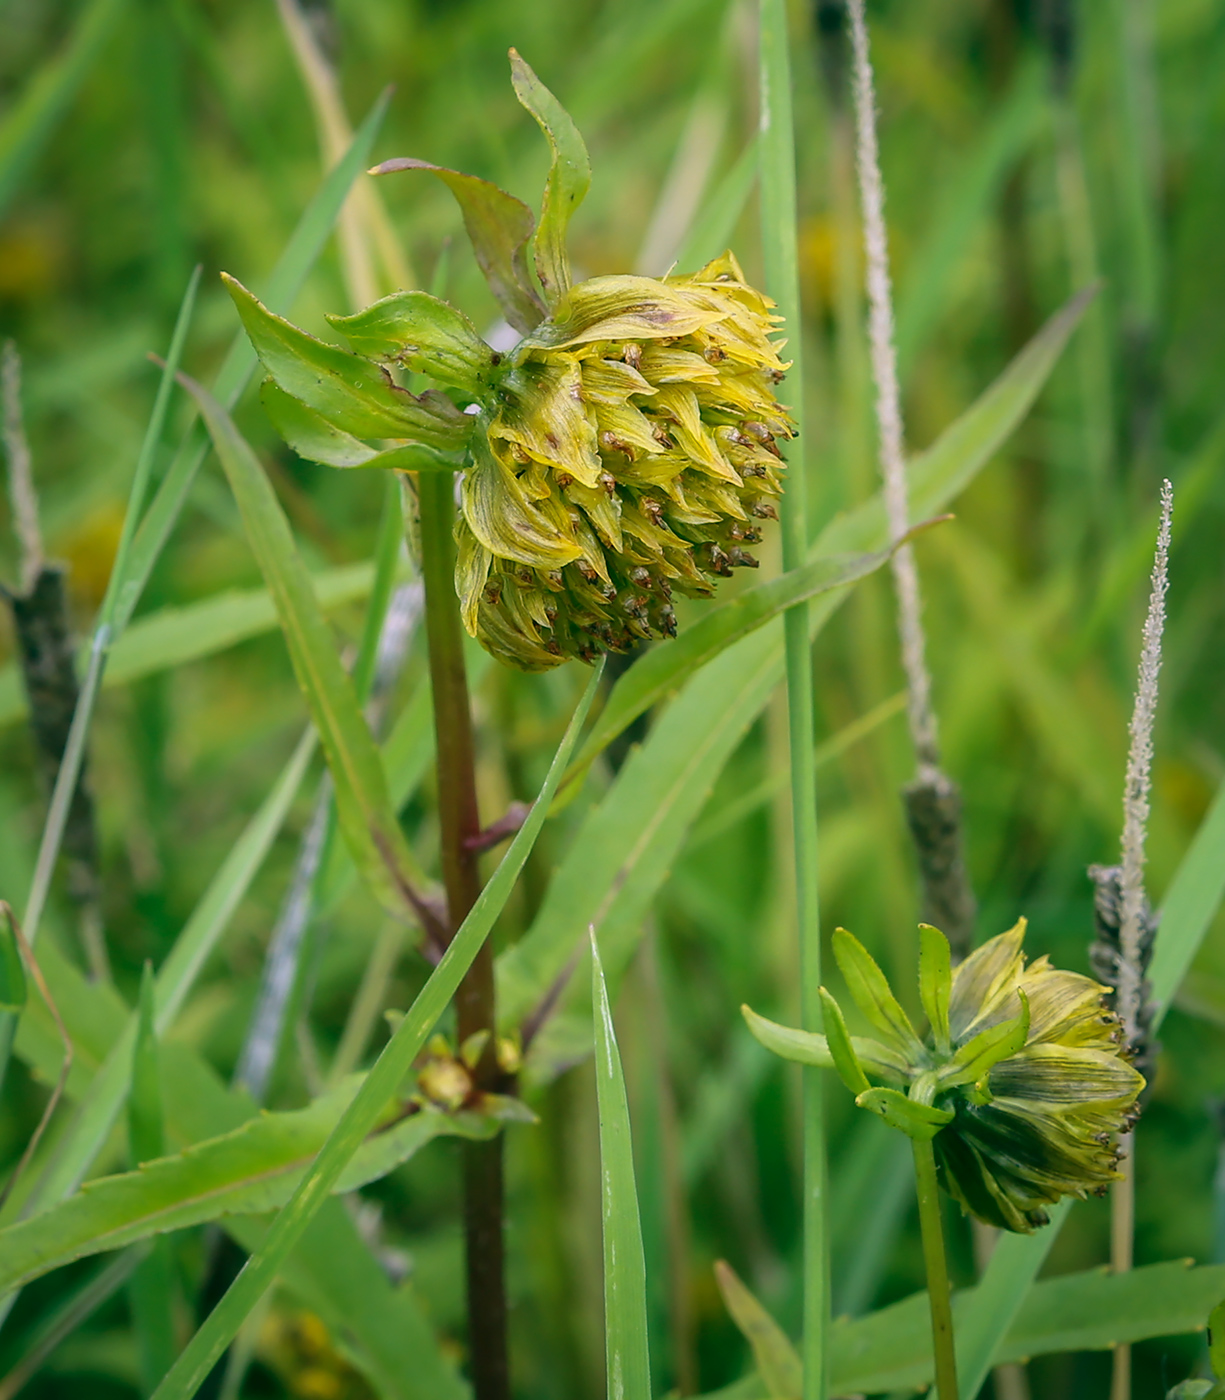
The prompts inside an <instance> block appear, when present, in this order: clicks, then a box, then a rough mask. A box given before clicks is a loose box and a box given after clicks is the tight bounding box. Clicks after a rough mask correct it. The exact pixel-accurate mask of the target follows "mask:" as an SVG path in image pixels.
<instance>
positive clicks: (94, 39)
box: [0, 0, 126, 214]
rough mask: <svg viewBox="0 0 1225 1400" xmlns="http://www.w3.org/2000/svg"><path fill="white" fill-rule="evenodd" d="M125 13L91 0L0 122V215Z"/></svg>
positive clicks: (110, 2)
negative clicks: (57, 51)
mask: <svg viewBox="0 0 1225 1400" xmlns="http://www.w3.org/2000/svg"><path fill="white" fill-rule="evenodd" d="M125 8H126V0H93V3H92V4H91V5H90V6H89V7H88V8H87V9H86V10H85V11H84V13H83V14H81V16H80V18H79V19H78V20H77V22H76V25H75V27H74V28H73V31H72V35H71V37H70V38H69V40H68V43H67V44H66V45H65V47H64V50H63V52H62V53H61V54H59V55H57V56H56V57H55V58H53V59H52V60H51V61H50V62H49V63H46V64H44V65H43V67H42V68H40V69H39V71H38V72H37V73H35V74H34V76H33V77H32V78H31V79H30V81H29V82H28V83H27V85H26V88H25V91H24V92H23V93H22V94H21V96H20V97H19V98H18V99H17V100H16V101H15V102H14V103H13V104H12V105H11V106H10V108H9V110H8V111H7V112H6V113H5V115H4V121H3V122H0V214H2V213H4V211H5V210H6V209H7V208H8V206H9V204H11V203H12V200H13V196H14V195H15V194H16V193H17V191H18V190H19V189H20V187H21V182H22V181H23V180H24V179H25V176H26V172H27V171H28V170H29V169H30V167H31V166H32V165H33V164H34V162H35V161H36V160H37V159H38V157H39V155H40V154H41V152H42V149H43V147H44V146H45V145H46V143H47V141H48V140H49V139H50V137H51V134H52V132H53V131H54V130H55V128H56V126H57V125H58V124H59V122H60V120H61V118H62V117H63V115H64V113H65V112H66V111H67V109H68V106H69V104H70V103H71V102H72V99H73V98H74V97H75V96H76V93H77V90H78V89H79V88H80V86H81V83H82V81H83V80H84V78H85V76H86V74H87V73H88V72H89V70H90V68H91V67H92V66H93V64H94V63H95V62H96V61H97V58H98V55H99V54H100V53H101V51H102V46H103V45H104V44H105V42H106V40H107V39H108V38H109V37H110V33H111V30H112V29H113V28H114V25H115V21H116V20H117V19H118V18H119V16H120V15H121V14H122V13H123V11H124V9H125Z"/></svg>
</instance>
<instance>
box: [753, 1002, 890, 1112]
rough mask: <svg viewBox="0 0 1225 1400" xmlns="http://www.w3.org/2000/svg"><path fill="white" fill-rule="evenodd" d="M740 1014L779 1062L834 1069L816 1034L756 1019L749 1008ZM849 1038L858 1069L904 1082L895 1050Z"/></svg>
mask: <svg viewBox="0 0 1225 1400" xmlns="http://www.w3.org/2000/svg"><path fill="white" fill-rule="evenodd" d="M740 1013H741V1015H742V1016H743V1017H744V1020H745V1024H746V1025H747V1026H748V1028H749V1030H750V1031H751V1032H752V1034H753V1038H754V1039H755V1040H756V1041H757V1042H758V1043H759V1044H761V1045H764V1046H765V1048H766V1049H767V1050H770V1051H772V1052H773V1053H774V1054H775V1055H777V1056H778V1057H779V1058H780V1059H783V1060H791V1061H793V1062H794V1063H795V1064H797V1065H815V1066H816V1067H817V1068H818V1069H833V1068H834V1057H833V1053H832V1051H831V1049H830V1044H829V1041H828V1039H827V1038H826V1037H825V1036H824V1035H822V1034H821V1033H820V1032H819V1031H801V1030H795V1029H793V1028H792V1027H791V1026H780V1025H779V1024H778V1022H777V1021H771V1020H768V1019H767V1018H766V1017H765V1016H759V1015H758V1014H757V1012H756V1011H754V1010H753V1009H752V1007H750V1006H742V1007H741V1008H740ZM849 1039H850V1044H851V1050H852V1051H853V1053H854V1055H855V1058H856V1060H857V1061H858V1062H859V1064H860V1065H861V1066H864V1067H866V1068H867V1069H870V1070H871V1071H872V1073H873V1074H875V1075H879V1076H880V1077H881V1078H883V1079H889V1080H893V1081H896V1082H897V1083H899V1084H904V1083H905V1082H906V1079H907V1075H908V1071H907V1065H906V1061H905V1059H903V1057H902V1056H901V1055H899V1054H898V1053H897V1052H896V1051H895V1050H892V1049H890V1048H889V1047H888V1046H887V1045H882V1044H881V1043H880V1042H879V1041H877V1040H867V1039H865V1038H864V1037H863V1036H858V1035H853V1036H851V1037H849ZM856 1092H858V1091H856Z"/></svg>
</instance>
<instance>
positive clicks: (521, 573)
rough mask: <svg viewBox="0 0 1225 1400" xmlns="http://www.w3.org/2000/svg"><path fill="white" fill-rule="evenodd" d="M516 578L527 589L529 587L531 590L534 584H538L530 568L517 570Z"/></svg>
mask: <svg viewBox="0 0 1225 1400" xmlns="http://www.w3.org/2000/svg"><path fill="white" fill-rule="evenodd" d="M515 577H516V578H517V579H518V580H519V582H520V583H522V584H523V585H524V586H525V587H529V588H530V587H531V585H532V584H533V583H535V582H536V579H535V577H534V576H533V574H532V571H531V569H528V568H522V569H516V570H515Z"/></svg>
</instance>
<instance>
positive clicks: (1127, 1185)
mask: <svg viewBox="0 0 1225 1400" xmlns="http://www.w3.org/2000/svg"><path fill="white" fill-rule="evenodd" d="M1173 510H1174V489H1173V487H1172V486H1171V485H1170V483H1169V482H1168V481H1163V482H1162V483H1161V524H1160V526H1159V527H1158V530H1157V549H1156V553H1155V555H1154V558H1153V572H1152V577H1151V587H1150V591H1149V600H1148V613H1147V615H1146V616H1145V619H1144V631H1143V634H1142V636H1143V640H1142V643H1141V647H1140V665H1139V669H1138V673H1137V676H1136V699H1135V704H1134V706H1133V708H1132V713H1131V724H1130V725H1129V726H1128V732H1129V733H1130V735H1131V744H1130V746H1129V748H1128V751H1127V773H1126V777H1125V778H1124V781H1123V840H1122V848H1123V850H1122V854H1123V867H1122V874H1121V876H1120V879H1119V890H1120V894H1121V896H1122V918H1121V922H1120V928H1119V948H1120V952H1121V956H1120V958H1119V972H1118V985H1117V987H1116V988H1115V1008H1116V1010H1117V1011H1118V1014H1119V1019H1120V1020H1121V1021H1122V1022H1123V1032H1124V1034H1125V1035H1126V1037H1127V1040H1128V1042H1129V1043H1137V1042H1138V1041H1139V1040H1140V1037H1141V1024H1140V1021H1141V1014H1142V1011H1143V1006H1144V958H1143V948H1142V943H1143V939H1144V932H1145V918H1144V906H1145V898H1144V863H1145V859H1146V857H1145V849H1144V847H1145V839H1146V836H1147V834H1148V817H1149V789H1150V786H1151V782H1152V769H1153V725H1154V721H1155V720H1156V716H1157V693H1158V690H1157V686H1158V680H1159V678H1160V675H1161V639H1162V634H1163V632H1164V631H1165V595H1166V591H1167V589H1168V588H1169V566H1170V521H1171V516H1172V514H1173ZM1121 1148H1122V1158H1121V1160H1120V1163H1119V1167H1120V1170H1121V1171H1122V1173H1123V1179H1122V1180H1121V1181H1119V1182H1116V1184H1115V1186H1114V1189H1113V1191H1112V1192H1111V1201H1110V1208H1111V1221H1110V1266H1111V1268H1112V1269H1113V1270H1114V1271H1115V1272H1116V1273H1126V1272H1127V1270H1129V1269H1130V1268H1131V1266H1132V1262H1133V1257H1134V1245H1135V1213H1136V1169H1135V1152H1134V1147H1133V1143H1132V1142H1129V1141H1128V1140H1127V1139H1124V1141H1123V1143H1122V1144H1121ZM1130 1395H1131V1348H1130V1347H1129V1346H1127V1345H1126V1344H1123V1345H1120V1346H1117V1347H1115V1349H1114V1367H1113V1371H1112V1375H1111V1382H1110V1400H1129V1397H1130Z"/></svg>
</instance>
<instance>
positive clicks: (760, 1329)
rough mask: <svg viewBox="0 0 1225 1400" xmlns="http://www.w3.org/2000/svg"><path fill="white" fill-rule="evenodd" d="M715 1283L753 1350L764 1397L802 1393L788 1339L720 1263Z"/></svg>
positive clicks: (779, 1399) (784, 1398)
mask: <svg viewBox="0 0 1225 1400" xmlns="http://www.w3.org/2000/svg"><path fill="white" fill-rule="evenodd" d="M715 1279H716V1281H717V1282H718V1285H719V1292H720V1293H722V1295H723V1304H724V1306H725V1307H726V1308H727V1310H728V1312H729V1313H730V1314H731V1318H732V1321H733V1322H734V1323H735V1324H736V1326H737V1327H738V1328H739V1329H740V1333H741V1335H742V1336H743V1337H744V1339H745V1341H746V1342H748V1344H749V1346H750V1347H752V1349H753V1359H754V1360H755V1361H756V1362H757V1374H758V1375H759V1376H760V1377H761V1379H762V1382H763V1383H764V1385H765V1391H766V1394H767V1395H768V1396H769V1397H770V1400H795V1396H797V1395H799V1394H800V1393H801V1391H802V1389H803V1385H804V1376H803V1369H802V1368H801V1366H800V1358H799V1355H798V1354H797V1352H796V1349H795V1348H794V1347H793V1346H792V1345H791V1339H790V1338H789V1337H788V1336H787V1334H786V1333H785V1332H784V1331H783V1329H782V1328H781V1327H780V1326H779V1325H778V1323H777V1322H775V1320H774V1319H773V1318H772V1317H771V1316H770V1314H769V1313H768V1312H767V1311H766V1310H765V1308H764V1307H762V1305H761V1303H760V1302H759V1301H758V1299H757V1298H756V1297H755V1296H754V1294H753V1293H752V1292H751V1291H750V1290H749V1289H748V1288H747V1287H746V1286H745V1284H744V1283H743V1281H742V1280H741V1278H740V1276H739V1275H738V1274H737V1273H736V1271H735V1270H734V1269H733V1268H732V1267H731V1266H730V1265H729V1264H726V1263H724V1261H723V1260H722V1259H720V1260H718V1261H717V1262H716V1264H715Z"/></svg>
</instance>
